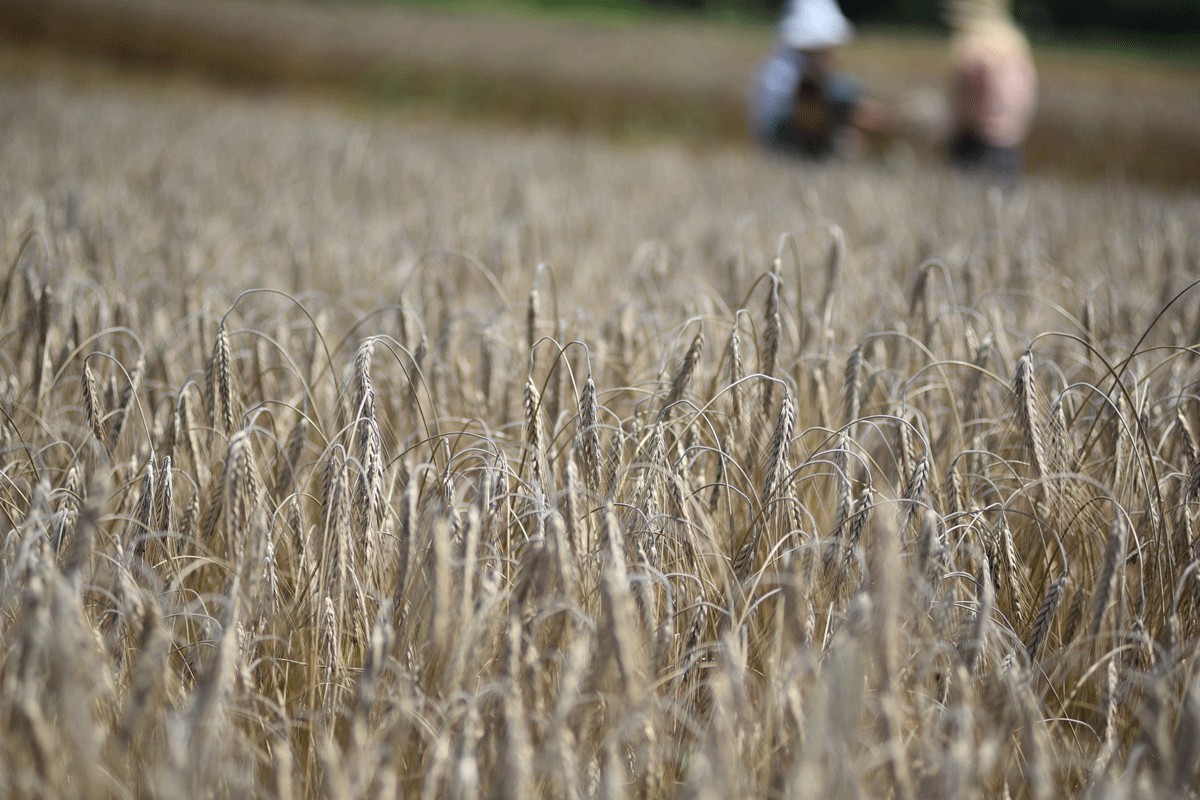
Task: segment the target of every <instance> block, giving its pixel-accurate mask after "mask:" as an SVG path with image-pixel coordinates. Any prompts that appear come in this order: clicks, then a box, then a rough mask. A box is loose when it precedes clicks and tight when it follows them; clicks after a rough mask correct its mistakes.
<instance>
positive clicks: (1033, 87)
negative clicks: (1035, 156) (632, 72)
mask: <svg viewBox="0 0 1200 800" xmlns="http://www.w3.org/2000/svg"><path fill="white" fill-rule="evenodd" d="M947 12H948V13H947V17H948V20H947V21H948V22H949V23H950V25H951V27H952V28H953V30H954V34H953V37H952V38H951V41H950V47H951V58H952V64H953V67H952V77H951V84H950V113H951V124H952V128H951V139H950V142H949V157H950V160H951V162H953V163H954V164H955V165H956V166H959V167H961V168H963V169H968V170H975V171H984V172H987V173H990V174H992V175H995V176H996V177H998V178H1000V179H1001V180H1003V181H1005V182H1012V181H1014V180H1016V178H1017V177H1018V176H1019V175H1020V173H1021V171H1022V166H1023V160H1024V159H1023V152H1022V149H1023V144H1024V141H1025V137H1026V135H1027V134H1028V133H1029V126H1030V124H1031V122H1032V120H1033V112H1034V106H1035V104H1036V101H1037V73H1036V72H1035V70H1034V66H1033V57H1032V55H1031V53H1030V48H1029V41H1028V40H1027V39H1026V38H1025V35H1024V34H1023V33H1021V31H1020V29H1019V28H1017V26H1016V24H1015V23H1014V22H1013V20H1012V15H1011V14H1010V13H1009V9H1008V2H1007V0H953V2H951V3H950V4H949V6H948V8H947Z"/></svg>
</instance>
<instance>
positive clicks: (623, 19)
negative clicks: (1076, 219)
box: [0, 0, 1200, 188]
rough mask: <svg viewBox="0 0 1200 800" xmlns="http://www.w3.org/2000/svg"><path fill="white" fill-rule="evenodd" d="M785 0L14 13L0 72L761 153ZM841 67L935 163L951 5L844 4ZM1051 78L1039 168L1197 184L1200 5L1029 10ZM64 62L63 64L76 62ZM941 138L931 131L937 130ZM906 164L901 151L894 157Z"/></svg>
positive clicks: (502, 1) (910, 151)
mask: <svg viewBox="0 0 1200 800" xmlns="http://www.w3.org/2000/svg"><path fill="white" fill-rule="evenodd" d="M781 5H782V3H781V0H4V3H3V8H0V42H2V43H3V48H4V49H3V51H2V55H0V60H2V61H3V63H4V65H6V66H7V67H8V68H23V69H27V68H34V67H33V66H32V65H33V64H35V63H37V64H43V65H44V64H46V63H48V62H52V63H54V64H55V65H57V66H58V67H59V68H67V69H72V70H75V71H76V73H77V74H78V75H79V76H80V77H81V78H86V77H87V76H88V75H91V74H95V73H96V72H98V71H104V70H108V71H116V72H120V73H123V74H126V73H133V74H136V75H139V76H153V79H161V78H162V77H167V78H169V79H172V80H173V79H178V78H179V77H180V76H185V77H186V78H187V79H189V80H191V79H196V80H201V81H205V82H210V83H211V82H217V83H222V84H232V85H236V86H239V87H241V88H243V89H250V90H253V91H271V92H275V91H289V92H311V93H320V94H323V95H326V96H329V97H332V98H335V101H336V102H346V103H350V104H352V105H354V106H357V107H359V108H362V109H367V110H371V111H380V112H382V113H397V112H402V113H408V114H421V115H438V116H444V117H449V118H452V119H455V120H464V121H465V120H470V122H471V123H472V124H500V125H507V126H514V125H515V126H553V127H556V128H560V129H566V130H569V131H579V132H581V133H586V134H589V135H590V134H595V135H602V136H607V137H613V138H617V139H627V140H634V141H638V140H646V139H671V140H676V141H682V142H686V143H687V144H688V145H689V146H691V147H694V148H699V149H702V148H706V147H726V146H745V147H749V146H752V143H751V141H750V138H749V136H748V135H747V133H746V110H745V109H746V94H747V91H748V87H749V85H750V82H751V79H752V76H753V73H754V70H755V65H756V64H757V63H758V62H759V61H760V60H761V59H762V58H763V56H764V55H765V54H766V53H767V52H768V51H769V50H770V48H771V46H772V42H773V38H774V31H773V24H774V22H775V20H776V18H777V16H778V14H779V12H780V7H781ZM841 5H842V8H843V10H844V11H845V13H846V14H847V16H849V17H850V18H851V20H852V21H853V22H854V23H855V24H856V26H857V28H858V37H857V38H856V39H855V41H854V42H853V43H852V44H851V45H850V46H849V47H848V48H846V49H845V52H844V53H843V54H841V58H842V61H843V62H844V66H845V68H846V69H847V70H848V71H850V72H852V73H854V74H855V75H856V77H858V78H859V79H860V80H861V81H862V82H863V84H864V85H865V87H866V89H867V91H869V92H870V93H871V94H872V95H874V96H876V97H878V98H880V99H881V100H883V101H884V102H886V103H889V104H890V105H892V106H893V107H895V108H897V109H899V110H900V111H901V113H903V114H905V115H906V116H907V117H909V118H910V119H912V120H913V121H914V125H913V129H914V131H916V133H915V134H914V135H912V136H910V137H908V141H906V142H904V143H903V146H902V147H901V148H900V152H901V156H902V157H904V158H918V159H919V158H926V157H928V158H933V157H934V154H935V152H936V147H937V142H936V141H935V139H936V135H935V134H934V133H933V131H936V129H937V121H938V117H939V115H940V114H941V113H942V103H943V99H944V96H945V91H944V89H945V84H946V70H947V47H946V37H947V32H946V29H945V27H944V25H943V24H942V22H941V20H940V19H939V2H938V0H843V1H842V3H841ZM1013 11H1014V15H1015V17H1016V18H1017V20H1018V22H1019V23H1020V24H1021V26H1022V27H1023V28H1024V29H1025V31H1026V32H1027V33H1028V34H1029V36H1030V38H1031V40H1032V42H1033V46H1034V52H1035V59H1036V62H1037V69H1038V73H1039V78H1040V87H1041V91H1040V96H1039V105H1038V111H1037V116H1036V120H1035V123H1034V127H1033V131H1032V133H1031V135H1030V137H1029V140H1028V142H1027V148H1026V154H1027V162H1028V165H1029V168H1030V170H1031V171H1034V172H1042V171H1048V170H1052V171H1055V172H1057V173H1061V174H1063V175H1067V176H1070V177H1078V178H1084V179H1097V178H1101V179H1103V178H1118V179H1131V180H1136V181H1139V182H1143V183H1149V184H1155V185H1162V186H1171V187H1189V188H1194V187H1196V186H1197V185H1200V0H1097V1H1096V2H1086V3H1084V2H1078V0H1015V2H1014V5H1013ZM63 65H66V66H65V67H64V66H63ZM923 127H924V128H925V129H926V130H927V131H928V132H929V133H928V135H924V134H923V133H922V128H923ZM892 155H895V154H894V153H893V154H892Z"/></svg>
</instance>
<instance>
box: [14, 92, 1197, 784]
mask: <svg viewBox="0 0 1200 800" xmlns="http://www.w3.org/2000/svg"><path fill="white" fill-rule="evenodd" d="M0 128H2V130H3V135H2V136H0V164H3V165H4V179H3V181H0V259H2V263H3V267H4V271H3V272H2V273H0V336H2V337H3V351H2V356H0V359H2V363H0V370H2V372H3V384H2V386H0V410H2V412H3V414H2V419H0V442H2V445H3V447H2V450H0V453H2V455H0V474H2V476H3V480H2V481H0V513H2V514H3V517H2V521H3V526H4V530H5V535H4V537H3V542H2V547H3V549H2V551H0V639H2V640H3V642H4V648H3V650H2V652H0V794H2V795H3V796H5V797H79V798H95V797H110V796H111V797H135V796H152V797H163V798H174V797H178V798H190V797H249V796H264V797H317V796H322V797H334V798H342V797H406V798H474V797H504V798H527V797H546V798H593V797H595V798H617V797H631V798H632V797H648V798H664V797H693V798H714V800H715V799H717V798H736V797H779V798H790V797H796V798H801V797H804V798H808V797H811V798H851V797H895V798H938V797H945V798H970V797H994V798H999V797H1013V798H1020V797H1026V798H1054V797H1062V796H1067V795H1078V796H1086V797H1105V798H1108V797H1114V798H1115V797H1126V796H1129V797H1132V796H1141V797H1147V796H1156V797H1184V796H1195V795H1196V785H1197V765H1198V759H1200V673H1198V672H1197V654H1198V650H1197V642H1198V639H1197V637H1198V636H1200V567H1198V566H1197V564H1198V563H1200V545H1198V544H1197V531H1198V527H1200V520H1197V519H1196V516H1197V512H1198V511H1200V439H1198V435H1200V396H1197V389H1196V387H1197V380H1198V378H1200V365H1198V359H1197V357H1198V355H1200V353H1197V351H1196V350H1195V348H1194V347H1191V346H1190V345H1191V344H1192V343H1195V342H1196V341H1197V340H1198V338H1200V302H1198V299H1200V296H1198V294H1197V290H1196V289H1191V290H1188V288H1187V287H1188V282H1189V281H1190V280H1192V275H1193V274H1194V273H1195V265H1196V259H1197V251H1198V248H1200V240H1198V238H1197V228H1196V224H1197V219H1198V218H1200V200H1198V199H1197V197H1196V196H1195V195H1191V196H1186V195H1176V196H1171V195H1166V194H1158V193H1152V192H1149V191H1146V190H1142V189H1139V188H1137V187H1135V186H1131V185H1122V184H1116V183H1109V184H1104V185H1098V186H1087V185H1070V184H1065V183H1059V182H1057V181H1055V180H1054V179H1051V178H1037V179H1033V180H1030V181H1029V182H1027V183H1026V184H1025V185H1023V186H1022V187H1020V189H1019V190H1018V191H1016V192H1015V193H1013V194H1008V195H1003V194H999V193H991V194H989V193H988V191H987V190H986V189H985V188H984V187H983V186H981V185H979V184H977V183H974V182H971V181H964V180H961V179H959V178H957V177H956V176H953V175H951V174H949V173H944V172H941V171H939V170H936V169H924V170H922V171H918V170H917V169H916V168H915V167H912V166H905V165H892V166H890V167H884V166H870V165H857V166H845V167H831V168H828V169H823V170H814V169H812V168H804V167H798V166H796V165H790V164H780V163H778V162H775V161H771V160H768V159H764V158H760V157H757V156H754V155H753V154H749V153H744V152H740V151H736V152H735V151H732V150H731V151H716V152H711V153H706V154H704V155H697V154H694V153H689V152H686V151H684V150H679V149H673V148H671V147H668V146H658V147H641V148H631V147H626V148H616V147H613V146H611V145H608V144H605V143H603V142H600V141H593V140H588V139H571V138H565V137H556V136H554V135H550V134H540V133H528V134H514V133H503V132H501V133H497V132H495V131H482V130H476V129H471V128H462V127H460V128H455V127H451V126H449V125H447V124H445V123H439V122H436V121H433V120H425V121H413V120H408V121H405V120H403V119H397V118H387V119H380V118H375V117H371V116H366V115H357V116H356V115H354V114H342V113H340V112H338V111H336V110H334V109H332V108H330V107H327V106H319V107H312V106H306V105H300V104H295V103H288V102H284V101H280V100H271V99H266V98H257V99H253V98H245V97H242V98H232V97H221V96H219V95H214V94H210V93H205V92H201V91H198V90H190V89H184V88H173V89H170V90H168V89H166V88H164V87H161V86H153V85H150V86H143V85H136V86H134V85H130V84H128V83H120V82H113V83H106V82H103V81H91V82H86V83H79V82H77V81H72V80H69V79H66V78H63V77H61V76H60V77H54V76H53V75H41V76H35V75H31V74H28V73H23V72H22V71H21V70H8V71H6V72H4V73H3V76H2V77H0ZM539 265H544V266H539Z"/></svg>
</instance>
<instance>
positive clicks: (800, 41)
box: [779, 0, 854, 50]
mask: <svg viewBox="0 0 1200 800" xmlns="http://www.w3.org/2000/svg"><path fill="white" fill-rule="evenodd" d="M779 38H780V39H782V40H783V43H784V44H786V45H787V46H788V47H791V48H793V49H796V50H825V49H827V48H830V47H837V46H838V45H842V44H845V43H846V42H848V41H850V40H851V39H853V38H854V26H853V25H851V24H850V20H848V19H846V16H845V15H844V14H842V10H841V9H840V8H838V4H837V0H791V2H790V3H789V4H788V11H787V14H786V15H784V18H783V21H781V22H780V23H779Z"/></svg>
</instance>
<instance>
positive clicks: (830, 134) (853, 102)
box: [750, 0, 894, 159]
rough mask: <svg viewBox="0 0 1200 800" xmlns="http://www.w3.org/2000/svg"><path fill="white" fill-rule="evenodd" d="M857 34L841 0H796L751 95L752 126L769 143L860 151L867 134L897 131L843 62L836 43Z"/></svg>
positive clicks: (826, 151)
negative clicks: (840, 65)
mask: <svg viewBox="0 0 1200 800" xmlns="http://www.w3.org/2000/svg"><path fill="white" fill-rule="evenodd" d="M853 36H854V29H853V27H852V26H851V24H850V22H849V20H847V19H846V17H845V16H844V15H843V14H842V11H841V9H840V8H839V7H838V5H837V3H836V2H835V0H791V1H790V3H789V5H788V10H787V11H786V13H785V14H784V17H783V19H782V21H781V22H780V25H779V41H778V43H777V44H776V47H775V49H774V51H773V52H772V53H771V55H770V56H769V57H768V58H767V60H766V61H764V62H763V64H762V65H761V66H760V67H759V71H758V75H757V80H756V85H755V87H754V91H753V93H752V96H751V103H750V124H751V129H752V132H753V134H754V136H755V138H756V139H757V140H758V141H759V142H760V143H761V144H762V145H763V146H765V147H767V148H768V149H770V150H773V151H776V152H781V153H786V154H789V155H796V156H802V157H806V158H813V159H820V158H826V157H829V156H833V155H843V156H844V155H854V154H856V153H857V152H858V151H859V149H860V147H861V138H860V135H861V133H864V132H865V133H869V134H880V135H887V134H890V133H892V132H893V129H894V124H893V121H892V119H891V114H890V113H889V112H888V111H887V110H886V109H885V108H884V107H883V106H882V104H880V103H879V102H878V101H876V100H872V99H870V98H868V97H865V96H864V95H863V93H862V90H861V89H860V87H859V85H858V83H857V82H856V81H855V80H854V79H853V78H852V77H850V76H849V75H847V74H846V73H845V72H842V71H840V70H838V68H837V60H836V56H835V53H836V50H837V48H838V47H841V46H842V45H844V44H846V43H847V42H849V41H850V40H851V39H852V38H853Z"/></svg>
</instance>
